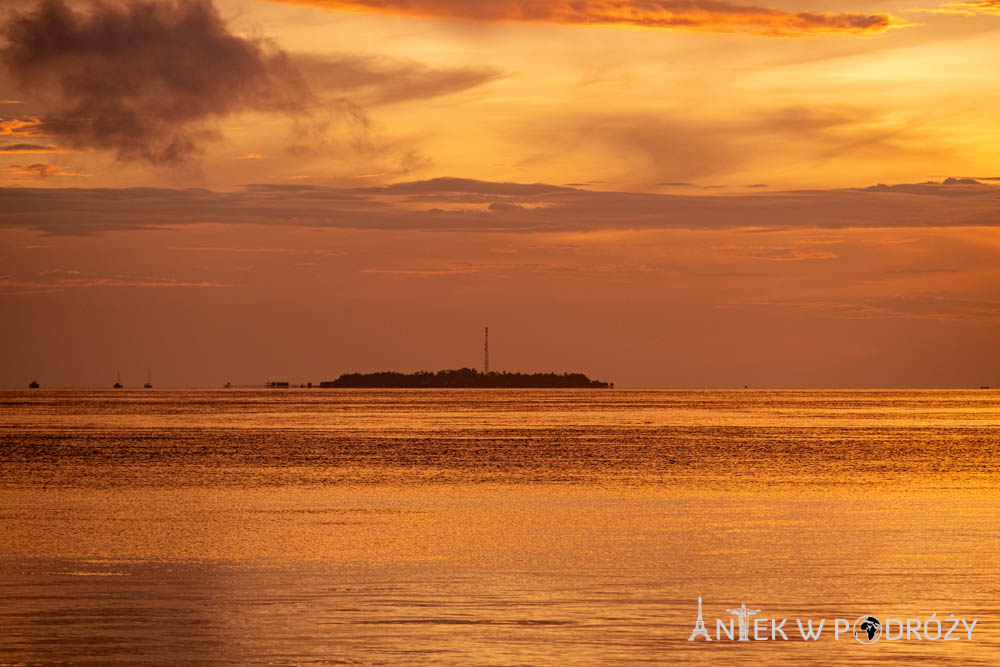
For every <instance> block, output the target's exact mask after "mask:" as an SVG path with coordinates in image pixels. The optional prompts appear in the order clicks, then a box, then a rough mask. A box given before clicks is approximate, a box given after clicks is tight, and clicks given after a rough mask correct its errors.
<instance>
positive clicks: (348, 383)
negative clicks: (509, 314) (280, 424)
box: [319, 368, 614, 389]
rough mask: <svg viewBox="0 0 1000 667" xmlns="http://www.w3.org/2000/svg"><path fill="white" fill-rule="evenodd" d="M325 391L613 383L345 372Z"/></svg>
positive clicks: (573, 376)
mask: <svg viewBox="0 0 1000 667" xmlns="http://www.w3.org/2000/svg"><path fill="white" fill-rule="evenodd" d="M319 386H320V387H323V388H326V389H609V388H614V383H613V382H601V381H600V380H591V379H590V378H589V377H587V376H586V375H584V374H583V373H562V374H559V373H530V374H529V373H496V372H491V373H480V372H479V371H477V370H475V369H473V368H459V369H458V370H446V371H438V372H437V373H431V372H430V371H418V372H416V373H397V372H394V371H384V372H380V373H346V374H344V375H341V376H340V377H339V378H337V379H336V380H327V381H325V382H321V383H320V385H319Z"/></svg>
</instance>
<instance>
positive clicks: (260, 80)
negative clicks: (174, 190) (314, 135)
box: [0, 0, 310, 164]
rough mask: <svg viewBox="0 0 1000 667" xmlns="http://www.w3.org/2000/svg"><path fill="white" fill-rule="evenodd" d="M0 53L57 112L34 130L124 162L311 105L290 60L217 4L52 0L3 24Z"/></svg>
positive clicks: (162, 159) (179, 153)
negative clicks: (236, 26) (242, 31)
mask: <svg viewBox="0 0 1000 667" xmlns="http://www.w3.org/2000/svg"><path fill="white" fill-rule="evenodd" d="M2 34H3V37H4V38H5V40H6V44H5V45H4V46H3V48H2V50H0V59H2V61H3V63H4V65H6V67H7V69H8V70H9V71H10V73H11V74H12V75H13V77H14V78H15V79H16V81H17V82H18V83H19V85H20V87H21V88H22V89H23V90H24V91H26V92H29V93H32V94H34V95H37V96H39V98H41V99H44V100H47V101H48V103H49V108H50V109H51V110H50V111H49V112H48V113H46V114H44V115H43V116H42V117H41V118H39V119H38V120H39V122H38V123H37V124H36V125H32V126H27V127H17V128H12V130H17V129H22V130H23V129H30V130H32V131H33V133H34V134H36V135H48V136H52V137H54V138H56V139H57V140H58V141H59V142H60V143H63V144H65V145H67V146H71V147H73V148H96V149H104V150H111V151H114V152H115V153H116V154H117V156H118V157H119V158H120V159H122V160H141V161H146V162H151V163H157V164H176V163H179V162H183V161H185V160H187V159H190V158H191V157H193V156H195V155H197V154H198V153H200V151H201V144H202V142H203V141H205V140H207V139H212V138H215V137H216V136H217V135H218V130H217V129H216V126H215V122H217V121H218V120H219V119H222V118H224V117H226V116H229V115H230V114H234V113H238V112H242V111H277V112H286V113H295V112H299V111H301V110H303V109H304V108H306V107H307V106H308V105H309V103H310V94H309V92H308V90H307V87H306V85H305V83H304V81H303V79H302V77H301V75H300V74H299V72H298V71H297V70H296V69H295V67H294V66H292V65H291V63H290V61H289V59H288V57H287V55H286V54H285V53H284V52H282V51H281V50H280V49H278V48H276V47H275V46H274V45H273V44H271V43H269V42H267V41H266V40H262V39H248V38H245V37H240V36H238V35H235V34H233V33H232V32H230V30H229V28H228V27H227V26H226V24H225V23H224V22H223V20H222V19H221V17H220V16H219V14H218V13H217V11H216V10H215V8H214V6H213V5H212V4H211V2H209V0H176V1H172V2H153V1H140V2H135V3H131V4H128V5H117V4H110V3H108V4H95V5H93V6H92V8H91V10H90V12H89V13H81V12H77V11H75V10H74V9H72V8H71V7H70V6H69V5H68V4H67V3H66V2H65V1H64V0H44V2H42V3H41V4H39V6H38V7H37V8H36V9H35V10H34V11H32V12H30V13H23V14H15V15H14V16H13V18H11V19H10V20H9V21H8V22H7V23H6V24H5V25H4V26H3V28H2Z"/></svg>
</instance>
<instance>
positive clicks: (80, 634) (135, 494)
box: [0, 389, 1000, 665]
mask: <svg viewBox="0 0 1000 667" xmlns="http://www.w3.org/2000/svg"><path fill="white" fill-rule="evenodd" d="M998 517H1000V393H998V392H995V391H989V390H983V391H754V390H739V391H667V390H658V391H651V390H650V391H647V390H559V391H555V390H552V391H549V390H523V391H522V390H483V391H474V390H469V391H465V390H385V391H375V390H372V391H361V390H321V389H312V390H297V389H291V390H287V389H280V390H267V391H245V390H213V391H209V390H187V391H181V390H177V391H175V390H160V389H153V390H120V391H112V390H107V391H83V390H74V391H70V390H67V391H61V390H45V389H43V390H33V391H28V390H23V391H2V392H0V663H3V664H36V663H106V662H130V663H150V664H179V663H204V664H247V663H269V664H341V663H364V664H448V665H453V664H461V665H525V664H533V665H535V664H608V663H625V662H628V663H665V662H684V663H707V664H710V663H715V662H719V663H723V664H758V663H761V662H762V661H763V662H767V663H769V664H776V665H785V664H787V665H797V664H815V663H822V664H833V665H839V664H844V665H846V664H852V665H857V664H862V665H864V664H879V665H884V664H887V663H893V662H901V663H909V664H913V663H917V662H925V663H927V664H969V665H984V664H997V663H998V662H1000V519H998ZM699 598H701V599H702V605H703V617H704V624H705V627H706V634H707V635H709V636H710V638H711V639H712V640H713V641H707V640H706V639H705V637H704V635H697V636H695V638H694V640H693V641H689V637H690V636H691V635H692V632H693V630H694V629H695V628H696V627H697V626H696V619H697V618H698V600H699ZM742 604H746V606H747V607H748V608H750V609H751V610H759V611H758V612H757V613H756V614H755V615H754V616H753V617H752V618H751V619H750V635H751V637H750V641H746V642H743V641H738V626H734V625H731V623H732V622H733V621H734V619H737V618H738V616H736V615H734V614H732V613H730V612H729V611H728V610H729V609H734V610H736V609H737V608H739V607H740V605H742ZM932 615H933V616H932ZM868 616H871V617H874V618H876V619H879V631H880V639H881V640H880V641H879V640H876V641H875V642H873V643H863V642H862V641H858V640H857V639H856V638H855V636H854V634H855V633H854V630H855V629H856V628H855V627H854V626H855V620H856V619H862V618H866V617H868ZM838 618H840V619H846V621H847V622H849V624H850V625H851V628H850V629H848V630H846V631H839V632H836V630H837V627H838V626H837V623H836V619H838ZM782 619H786V620H787V624H786V625H784V626H783V630H784V633H785V634H787V636H788V639H787V640H785V639H783V638H782V636H781V633H780V632H775V631H774V630H773V628H774V626H776V625H778V624H779V623H780V622H781V620H782ZM806 619H812V620H813V622H814V624H816V623H818V621H819V619H826V620H825V623H826V625H825V629H824V630H823V634H822V636H821V637H820V638H819V639H817V640H814V641H813V640H808V641H807V640H804V639H802V637H801V636H800V632H799V629H798V627H797V623H798V622H799V621H801V622H805V621H806ZM888 619H896V620H897V621H899V622H900V625H898V626H897V627H893V625H892V621H891V620H889V621H888V624H887V620H888ZM908 619H918V620H919V621H920V623H921V626H920V630H919V631H918V632H917V633H916V638H914V636H913V633H912V632H910V631H909V630H905V629H904V628H905V625H906V623H907V621H908ZM928 619H936V620H941V621H943V625H944V632H943V633H942V636H941V637H940V638H935V637H934V634H935V632H934V630H936V626H935V625H934V624H933V621H932V623H931V624H927V623H926V621H927V620H928ZM948 619H955V621H954V622H955V623H956V624H957V623H958V619H962V620H964V621H967V622H968V624H971V623H972V621H973V619H975V620H976V624H975V625H974V626H973V628H972V629H971V631H968V632H967V629H966V627H965V626H963V625H957V630H955V631H954V632H953V636H952V637H951V639H952V640H954V641H945V638H944V636H943V635H945V634H947V631H948V630H949V627H950V626H951V622H950V621H949V620H948ZM755 621H759V622H760V623H759V626H755V625H754V623H755ZM727 624H729V625H727ZM761 627H763V628H764V629H763V630H761V629H760V628H761ZM726 628H729V629H730V631H732V632H733V633H734V634H735V635H736V636H734V639H732V640H731V639H729V638H728V637H727V636H726V634H725V629H726ZM932 628H934V630H932ZM779 629H780V628H779ZM835 634H836V636H835ZM897 634H898V635H899V636H898V637H896V639H893V637H894V636H896V635H897ZM860 636H861V638H862V639H865V637H864V633H863V632H862V634H861V635H860ZM956 638H957V639H956Z"/></svg>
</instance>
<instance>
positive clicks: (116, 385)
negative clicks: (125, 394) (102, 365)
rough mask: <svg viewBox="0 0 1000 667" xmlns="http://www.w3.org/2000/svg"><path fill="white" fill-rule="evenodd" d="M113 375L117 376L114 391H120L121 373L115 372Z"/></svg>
mask: <svg viewBox="0 0 1000 667" xmlns="http://www.w3.org/2000/svg"><path fill="white" fill-rule="evenodd" d="M115 373H116V374H117V378H118V379H116V380H115V389H121V388H122V372H121V371H115Z"/></svg>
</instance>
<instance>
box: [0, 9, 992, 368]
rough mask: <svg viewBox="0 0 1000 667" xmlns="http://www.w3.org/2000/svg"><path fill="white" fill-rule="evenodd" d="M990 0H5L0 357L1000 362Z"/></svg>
mask: <svg viewBox="0 0 1000 667" xmlns="http://www.w3.org/2000/svg"><path fill="white" fill-rule="evenodd" d="M997 7H998V6H997V3H995V2H950V3H930V4H927V5H920V4H919V3H917V4H911V5H905V4H903V5H901V4H895V3H887V2H878V1H870V0H859V1H858V2H853V3H851V2H811V3H808V6H806V5H804V4H802V3H795V2H787V1H782V2H770V3H765V4H740V3H730V2H714V1H713V2H708V1H706V2H699V1H691V2H669V1H665V2H653V3H651V2H638V1H634V2H628V1H626V2H608V1H605V0H592V1H588V2H568V1H565V0H559V1H554V2H545V1H542V0H537V1H531V2H529V1H527V0H524V1H521V2H518V1H516V0H504V1H503V2H488V1H486V0H472V1H469V0H466V1H464V2H460V1H458V0H346V1H340V0H314V1H309V0H301V1H299V2H267V1H264V0H215V2H214V4H213V3H212V2H209V1H208V0H199V1H190V2H186V1H181V2H173V1H170V2H167V1H166V0H156V1H148V2H139V3H134V2H121V3H111V4H107V5H105V7H104V8H103V9H93V8H92V7H91V5H90V4H89V3H87V2H77V1H75V0H74V1H73V2H69V0H51V1H50V2H46V3H43V2H34V1H30V2H29V1H27V0H13V1H12V2H9V3H5V6H4V8H3V10H0V12H2V15H0V25H2V26H3V27H2V30H0V44H2V46H0V119H2V120H0V263H2V267H3V268H0V304H2V308H3V310H4V312H5V317H4V318H3V320H4V326H3V328H2V329H0V331H2V333H0V336H2V342H3V345H4V350H5V352H4V353H3V354H4V363H3V364H0V384H2V385H12V386H22V385H24V384H26V383H27V382H28V381H29V380H31V379H38V380H39V381H40V382H42V383H43V385H46V386H53V385H95V384H100V385H103V384H107V383H108V382H109V381H111V380H113V378H114V371H115V369H117V368H120V369H121V370H122V374H123V379H125V380H126V383H127V384H128V383H130V382H131V383H132V384H135V383H137V382H140V381H141V380H142V378H143V376H144V375H145V370H146V368H150V370H152V372H153V375H154V379H158V384H173V385H209V386H216V385H221V384H222V383H223V382H225V381H227V380H231V381H233V382H234V383H260V382H263V381H264V380H267V379H290V380H293V381H307V380H311V381H318V380H320V379H327V378H330V377H335V376H336V375H338V374H339V373H341V372H349V371H371V370H382V369H399V370H418V369H437V368H444V367H457V366H462V365H476V364H478V363H479V361H480V353H479V346H480V344H481V340H480V333H481V328H482V326H484V325H485V324H489V325H490V327H491V334H493V336H492V337H491V338H492V340H493V345H494V350H495V351H494V358H495V363H494V365H495V366H496V367H497V368H499V369H501V370H502V369H510V370H525V371H529V370H579V371H583V372H587V373H589V374H590V375H592V376H597V377H600V378H602V379H606V380H612V381H615V382H617V383H619V385H621V386H743V385H744V384H749V385H751V386H775V387H778V386H795V387H799V386H806V387H823V386H979V385H980V384H996V385H1000V361H998V360H997V358H998V357H1000V355H997V354H996V353H995V347H996V346H995V340H997V339H1000V289H998V288H1000V229H998V223H1000V188H998V187H997V185H998V184H1000V169H998V164H997V163H998V157H1000V130H997V126H996V121H995V117H996V112H995V110H996V109H997V107H998V101H1000V100H998V99H997V98H998V97H1000V92H998V91H1000V85H998V83H1000V81H998V80H997V79H1000V73H998V72H1000V70H997V68H996V66H995V64H996V63H997V62H1000V39H998V37H1000V10H998V8H997ZM949 177H950V178H952V179H959V180H951V181H947V182H945V179H947V178H949ZM966 179H975V180H976V181H977V182H973V181H971V180H966ZM928 181H933V182H934V183H933V184H925V183H926V182H928ZM878 184H887V185H885V186H882V187H872V186H876V185H878Z"/></svg>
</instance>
